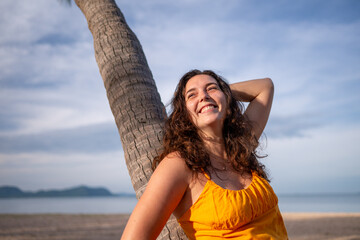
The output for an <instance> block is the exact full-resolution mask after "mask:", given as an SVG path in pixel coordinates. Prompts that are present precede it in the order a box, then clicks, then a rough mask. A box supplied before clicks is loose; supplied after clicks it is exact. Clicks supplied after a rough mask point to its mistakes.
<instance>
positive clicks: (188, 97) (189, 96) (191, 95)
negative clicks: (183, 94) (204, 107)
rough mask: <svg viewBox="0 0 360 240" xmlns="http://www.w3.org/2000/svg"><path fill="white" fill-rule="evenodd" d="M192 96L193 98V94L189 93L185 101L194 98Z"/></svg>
mask: <svg viewBox="0 0 360 240" xmlns="http://www.w3.org/2000/svg"><path fill="white" fill-rule="evenodd" d="M194 96H195V94H193V93H191V94H189V95H188V96H187V99H190V98H192V97H194Z"/></svg>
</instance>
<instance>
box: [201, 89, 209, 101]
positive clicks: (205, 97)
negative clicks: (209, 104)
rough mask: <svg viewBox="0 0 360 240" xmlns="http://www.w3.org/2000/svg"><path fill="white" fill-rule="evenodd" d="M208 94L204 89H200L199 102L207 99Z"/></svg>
mask: <svg viewBox="0 0 360 240" xmlns="http://www.w3.org/2000/svg"><path fill="white" fill-rule="evenodd" d="M209 98H210V96H209V94H208V93H207V92H206V91H201V94H200V102H202V101H204V100H207V99H209Z"/></svg>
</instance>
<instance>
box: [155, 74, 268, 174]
mask: <svg viewBox="0 0 360 240" xmlns="http://www.w3.org/2000/svg"><path fill="white" fill-rule="evenodd" d="M200 74H204V75H209V76H211V77H213V78H214V79H215V80H216V81H217V83H218V85H219V87H220V89H221V90H222V91H223V93H224V94H225V96H226V102H227V106H228V107H227V112H226V117H225V119H224V123H223V129H222V134H223V138H224V144H225V150H226V154H227V156H228V158H229V159H228V160H229V161H230V163H231V165H232V167H233V168H234V169H235V170H236V171H239V172H240V173H243V172H247V173H250V172H252V171H255V172H256V173H257V174H258V175H259V176H261V177H263V178H265V179H266V180H268V181H269V179H268V176H267V174H266V171H265V167H264V165H263V164H261V163H260V162H259V161H258V158H259V157H260V156H259V155H258V154H257V153H256V148H257V146H258V144H259V142H258V140H257V138H256V137H255V135H254V134H253V132H252V126H251V123H250V121H249V120H248V119H247V118H246V116H245V115H244V114H243V111H244V106H243V105H242V103H241V102H237V101H236V99H235V98H234V97H233V95H232V92H231V90H230V86H229V85H228V84H227V83H226V81H225V80H224V79H223V78H222V77H221V76H219V75H217V74H216V73H214V72H213V71H211V70H205V71H200V70H197V69H195V70H191V71H189V72H187V73H186V74H185V75H184V76H183V77H182V78H181V79H180V81H179V83H178V85H177V88H176V90H175V93H174V97H173V99H172V101H171V107H172V112H171V114H170V116H169V117H168V119H167V120H166V122H165V132H164V136H163V148H162V149H161V153H160V154H159V155H158V156H157V157H155V159H154V161H153V168H154V169H155V168H156V166H157V164H159V163H160V161H161V160H162V159H164V158H165V157H166V156H167V155H168V154H170V153H172V152H177V153H178V154H180V156H181V157H182V158H183V159H184V160H185V162H186V164H187V166H188V167H189V168H190V169H191V170H192V171H194V172H195V173H199V172H203V171H204V170H205V171H207V172H208V171H209V168H211V167H212V166H211V162H210V156H209V153H208V152H207V151H206V149H205V147H204V142H203V140H202V139H201V137H200V135H199V134H198V129H197V127H196V126H195V125H194V124H193V122H192V121H191V118H190V115H189V112H188V110H187V108H186V105H185V94H184V93H185V87H186V83H187V82H188V81H189V80H190V78H192V77H194V76H196V75H200Z"/></svg>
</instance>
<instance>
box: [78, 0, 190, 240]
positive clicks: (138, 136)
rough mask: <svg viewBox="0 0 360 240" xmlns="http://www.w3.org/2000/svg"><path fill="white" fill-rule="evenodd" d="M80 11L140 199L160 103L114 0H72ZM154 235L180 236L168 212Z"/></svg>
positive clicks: (156, 144)
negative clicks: (161, 228)
mask: <svg viewBox="0 0 360 240" xmlns="http://www.w3.org/2000/svg"><path fill="white" fill-rule="evenodd" d="M75 2H76V4H77V5H78V7H79V8H80V9H81V11H82V12H83V14H84V15H85V17H86V19H87V22H88V26H89V29H90V31H91V33H92V35H93V39H94V49H95V57H96V61H97V64H98V66H99V70H100V74H101V76H102V78H103V81H104V85H105V88H106V93H107V97H108V99H109V104H110V108H111V111H112V113H113V115H114V118H115V121H116V125H117V127H118V130H119V134H120V137H121V142H122V145H123V148H124V153H125V160H126V165H127V168H128V171H129V174H130V177H131V182H132V184H133V187H134V189H135V192H136V196H137V198H140V196H141V195H142V193H143V192H144V190H145V187H146V184H147V182H148V180H149V178H150V176H151V174H152V170H151V161H152V160H153V158H154V157H155V156H156V155H157V151H156V150H157V149H159V148H160V147H161V138H162V134H163V132H162V131H163V124H164V119H165V117H166V113H165V108H164V105H163V104H162V102H161V100H160V95H159V93H158V91H157V88H156V85H155V81H154V79H153V76H152V74H151V71H150V69H149V66H148V64H147V61H146V58H145V55H144V52H143V50H142V47H141V45H140V42H139V41H138V39H137V37H136V36H135V34H134V33H133V32H132V31H131V29H130V28H129V26H128V25H127V24H126V21H125V18H124V16H123V14H122V13H121V11H120V9H119V8H118V7H117V5H116V3H115V1H114V0H75ZM158 239H186V236H185V234H184V233H183V231H182V229H181V228H180V227H179V225H178V223H177V222H176V219H175V218H174V217H171V218H170V220H169V221H168V223H167V225H166V226H165V227H164V229H163V231H162V232H161V234H160V236H159V238H158Z"/></svg>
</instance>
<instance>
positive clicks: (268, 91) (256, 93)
mask: <svg viewBox="0 0 360 240" xmlns="http://www.w3.org/2000/svg"><path fill="white" fill-rule="evenodd" d="M230 88H231V91H232V93H233V95H234V97H235V99H236V100H238V101H242V102H250V103H249V105H248V107H247V108H246V110H245V115H246V116H247V118H248V119H249V120H250V122H251V123H252V126H253V131H254V134H255V136H256V138H257V139H259V138H260V136H261V134H262V132H263V131H264V128H265V126H266V123H267V121H268V118H269V115H270V110H271V105H272V100H273V96H274V84H273V82H272V80H271V79H270V78H262V79H254V80H249V81H244V82H238V83H233V84H230Z"/></svg>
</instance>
